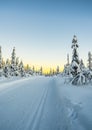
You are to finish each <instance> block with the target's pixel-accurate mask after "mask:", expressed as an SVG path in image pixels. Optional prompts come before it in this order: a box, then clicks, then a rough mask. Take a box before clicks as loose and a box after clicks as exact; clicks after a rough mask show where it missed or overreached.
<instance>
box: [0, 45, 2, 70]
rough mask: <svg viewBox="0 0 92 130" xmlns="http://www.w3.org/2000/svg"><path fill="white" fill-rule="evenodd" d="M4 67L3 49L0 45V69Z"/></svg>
mask: <svg viewBox="0 0 92 130" xmlns="http://www.w3.org/2000/svg"><path fill="white" fill-rule="evenodd" d="M1 68H2V50H1V46H0V69H1Z"/></svg>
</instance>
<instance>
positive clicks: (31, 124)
mask: <svg viewBox="0 0 92 130" xmlns="http://www.w3.org/2000/svg"><path fill="white" fill-rule="evenodd" d="M48 89H49V86H48V85H47V86H46V87H45V89H44V92H43V93H42V96H41V97H40V101H39V103H38V105H37V107H36V109H35V110H34V111H33V115H30V118H31V120H30V119H29V120H28V123H27V125H26V128H25V129H26V130H29V129H31V130H35V129H38V130H39V125H40V120H41V116H42V114H43V110H44V105H45V101H46V98H47V94H48Z"/></svg>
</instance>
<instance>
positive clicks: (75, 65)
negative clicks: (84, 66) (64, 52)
mask: <svg viewBox="0 0 92 130" xmlns="http://www.w3.org/2000/svg"><path fill="white" fill-rule="evenodd" d="M78 47H79V45H78V43H77V37H76V36H75V35H74V37H73V40H72V46H71V48H72V49H73V52H72V62H71V73H72V75H73V77H75V76H76V75H77V74H78V72H79V71H80V68H79V63H80V61H79V55H78V52H77V49H78Z"/></svg>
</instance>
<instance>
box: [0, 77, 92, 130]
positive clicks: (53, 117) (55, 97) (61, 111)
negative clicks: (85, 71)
mask: <svg viewBox="0 0 92 130" xmlns="http://www.w3.org/2000/svg"><path fill="white" fill-rule="evenodd" d="M64 81H65V79H64V78H63V77H61V76H53V77H44V76H32V77H25V78H18V77H17V78H16V77H15V78H14V77H13V78H3V77H2V78H0V130H92V114H91V113H92V112H91V111H92V101H91V99H92V87H91V85H84V86H73V85H71V84H68V83H65V82H64Z"/></svg>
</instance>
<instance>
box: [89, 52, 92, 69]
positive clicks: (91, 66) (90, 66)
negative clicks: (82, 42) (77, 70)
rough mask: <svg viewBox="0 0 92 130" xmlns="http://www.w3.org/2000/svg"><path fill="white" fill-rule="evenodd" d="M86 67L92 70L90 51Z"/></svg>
mask: <svg viewBox="0 0 92 130" xmlns="http://www.w3.org/2000/svg"><path fill="white" fill-rule="evenodd" d="M88 68H89V70H91V71H92V54H91V52H89V53H88Z"/></svg>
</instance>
